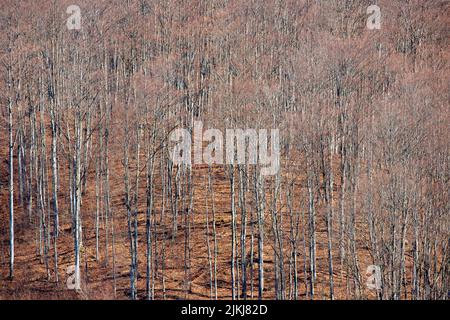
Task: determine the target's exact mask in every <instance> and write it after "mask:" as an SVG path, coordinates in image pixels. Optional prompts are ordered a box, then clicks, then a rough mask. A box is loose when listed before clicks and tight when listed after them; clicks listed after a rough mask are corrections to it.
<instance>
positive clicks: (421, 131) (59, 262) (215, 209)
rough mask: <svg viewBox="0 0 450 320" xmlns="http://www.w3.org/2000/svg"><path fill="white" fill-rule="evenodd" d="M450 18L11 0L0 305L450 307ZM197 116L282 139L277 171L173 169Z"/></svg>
mask: <svg viewBox="0 0 450 320" xmlns="http://www.w3.org/2000/svg"><path fill="white" fill-rule="evenodd" d="M70 5H77V6H79V8H80V9H81V29H80V30H77V29H74V30H70V29H69V28H68V27H67V20H68V19H69V17H70V14H68V12H67V8H68V7H69V6H70ZM370 5H378V6H379V7H380V8H381V28H380V29H373V30H371V29H369V28H368V27H367V20H368V19H369V14H368V13H367V8H368V7H369V6H370ZM449 17H450V3H449V2H448V1H444V0H426V1H425V0H404V1H400V0H378V1H375V0H373V1H372V0H354V1H351V0H327V1H325V0H324V1H318V0H259V1H257V0H99V1H87V0H71V1H65V0H22V1H16V0H0V28H1V32H0V110H1V111H0V141H1V142H2V143H1V144H0V160H1V162H0V204H1V207H0V299H186V298H188V299H293V300H294V299H299V300H300V299H383V300H385V299H395V300H397V299H407V300H410V299H448V297H449V292H450V291H449V290H450V286H449V285H450V274H449V273H450V270H449V268H450V264H449V262H450V260H449V259H450V256H449V254H450V237H449V236H450V214H449V212H450V201H449V196H450V183H449V178H450V152H449V150H450V149H449V147H450V139H449V137H450V108H449V101H450V81H449V80H450V70H449V66H450V64H449V63H450V50H449V44H450V43H449V40H450V24H449V22H450V18H449ZM194 121H202V122H203V125H204V129H205V130H206V129H208V128H216V129H219V130H221V131H222V132H225V130H226V129H227V128H242V129H245V128H254V129H268V130H270V129H279V130H280V148H281V156H280V161H281V166H280V170H279V171H278V173H277V174H276V175H273V176H263V175H261V174H260V170H261V166H260V165H259V164H257V165H251V164H237V163H234V164H224V165H222V164H213V165H208V164H192V165H191V166H182V165H176V164H174V162H173V161H172V158H171V157H172V149H173V143H172V142H171V141H170V139H169V136H170V133H171V132H173V130H175V129H177V128H188V129H189V130H192V128H193V125H194ZM374 266H375V267H374ZM377 267H378V268H379V269H377ZM377 270H378V271H379V273H380V279H379V280H377V278H376V277H375V275H376V273H377V272H375V271H377ZM73 279H75V280H77V279H78V280H79V281H75V282H76V284H78V285H79V287H76V288H75V289H73V288H71V287H70V284H71V280H73ZM371 279H375V280H374V282H371ZM374 283H375V284H376V285H375V288H373V287H371V286H370V284H372V285H373V284H374ZM368 284H369V285H368Z"/></svg>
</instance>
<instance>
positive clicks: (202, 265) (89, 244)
mask: <svg viewBox="0 0 450 320" xmlns="http://www.w3.org/2000/svg"><path fill="white" fill-rule="evenodd" d="M3 134H4V133H3V132H2V133H0V135H3ZM3 138H4V137H1V139H0V140H1V141H6V140H4V139H3ZM119 154H120V153H119ZM119 158H120V157H117V158H113V159H111V161H112V162H114V164H113V166H112V168H117V169H119V170H117V171H115V170H111V192H112V205H111V207H112V210H113V216H114V228H115V231H114V234H115V241H114V244H115V246H114V252H115V254H114V258H115V259H114V261H113V258H112V256H113V254H112V252H113V248H112V243H111V242H112V241H111V237H110V236H109V240H108V241H109V244H108V258H107V259H106V258H105V256H106V250H105V240H106V238H105V233H106V229H105V224H104V219H101V220H100V235H99V257H98V260H97V259H96V236H95V221H96V220H95V211H96V198H95V182H94V181H88V183H87V186H88V187H87V189H86V195H85V197H84V198H83V204H82V220H83V248H82V292H76V291H74V290H69V289H68V287H67V279H68V277H69V275H68V274H67V269H68V267H69V266H71V265H73V261H74V255H73V252H74V250H73V236H72V232H71V231H72V228H71V218H70V214H69V210H68V209H67V206H66V205H65V204H66V203H68V202H69V200H68V194H64V193H60V195H59V197H60V199H59V200H60V202H61V208H60V209H61V210H60V230H61V232H60V236H59V239H58V256H59V257H58V276H59V282H58V283H56V281H55V279H56V277H55V272H54V269H55V268H54V261H53V254H54V250H53V244H52V245H51V249H50V251H49V253H48V255H49V259H48V269H49V278H48V277H47V272H46V270H47V268H46V265H45V261H44V259H42V258H41V255H40V254H39V233H38V232H37V230H38V229H39V228H37V227H36V221H35V220H36V219H31V220H32V221H31V222H30V219H29V217H28V212H27V210H26V208H22V207H21V206H19V205H17V206H16V207H15V253H16V254H15V277H14V279H12V280H11V279H9V278H8V272H9V213H8V168H7V148H0V159H2V162H1V165H0V204H1V205H0V300H1V299H127V298H128V295H129V285H130V280H129V269H130V268H129V266H130V250H129V238H128V233H127V214H126V209H125V207H124V205H123V180H122V177H121V176H120V175H116V174H114V172H121V170H120V166H121V163H120V159H119ZM193 172H194V174H193V184H194V203H193V211H192V217H191V225H190V228H191V230H190V231H191V232H190V234H191V237H190V251H189V252H188V254H189V255H190V261H191V265H190V268H188V272H189V273H190V277H189V278H190V279H191V288H190V290H187V289H186V283H185V281H184V279H185V278H186V277H185V272H186V271H185V270H186V268H185V265H184V262H185V254H186V253H187V251H185V237H184V235H185V225H184V222H183V220H182V219H183V212H184V210H185V209H184V208H183V209H181V210H180V213H179V215H180V217H179V220H178V229H177V234H176V236H175V237H173V235H172V219H171V214H170V208H166V209H165V212H166V213H165V215H164V216H163V218H162V219H163V220H162V223H161V221H158V220H160V217H161V197H160V196H159V197H158V196H156V198H155V201H156V204H155V206H156V207H155V212H156V215H157V218H156V221H157V225H156V230H157V232H156V233H157V234H156V238H157V240H156V242H157V248H158V252H157V256H156V257H157V259H158V261H159V262H158V263H159V267H158V270H157V273H156V277H155V298H157V299H185V298H188V299H209V298H210V292H211V291H210V267H209V263H208V246H207V233H206V231H207V229H206V212H207V208H209V209H208V210H209V211H208V212H209V213H208V219H209V222H210V229H211V221H212V213H211V204H208V207H207V205H206V201H207V198H210V197H208V193H207V192H206V190H207V179H208V169H207V167H206V166H198V167H194V171H193ZM90 176H95V172H92V173H91V174H90ZM212 177H213V190H214V206H215V215H216V233H217V244H218V252H217V256H218V261H217V283H218V298H219V299H230V298H231V271H230V270H231V263H230V260H231V259H230V257H231V208H230V200H229V199H230V187H229V180H228V177H227V176H226V174H225V172H224V170H223V168H214V170H213V173H212ZM156 179H157V180H160V179H159V178H158V177H156ZM63 180H64V176H62V180H61V188H60V190H67V188H66V187H63V185H64V184H67V181H63ZM66 180H67V179H66ZM300 180H301V179H300ZM143 182H144V183H145V181H143ZM303 188H306V186H305V185H304V184H302V182H301V181H300V183H299V189H303ZM141 189H144V188H141ZM142 191H143V190H142ZM158 192H160V190H156V194H157V195H158ZM299 192H305V191H301V190H299ZM16 195H17V193H16ZM208 201H209V200H208ZM294 201H297V202H298V201H299V200H298V199H297V198H294ZM140 202H141V203H142V204H143V205H145V198H144V197H143V196H142V197H141V200H140ZM16 204H17V199H16ZM282 212H283V209H282ZM317 212H318V216H317V232H316V235H317V270H318V274H317V283H316V292H317V294H316V296H315V298H317V299H327V298H328V293H329V289H328V279H329V278H328V258H327V246H326V244H327V238H326V224H325V210H324V209H318V210H317ZM238 216H240V213H239V210H238ZM138 217H139V218H138V219H139V244H138V247H139V255H138V260H139V265H138V273H139V275H138V276H139V277H138V282H137V283H138V297H139V298H140V299H144V298H145V283H146V265H145V263H146V256H145V251H146V239H145V238H146V237H145V210H144V208H143V209H140V210H139V215H138ZM283 217H284V218H283V219H284V221H283V232H284V233H285V234H288V232H289V218H288V217H287V215H286V214H285V212H284V214H283ZM101 218H103V217H101ZM360 219H362V217H361V218H360ZM265 224H266V225H265V232H266V235H268V236H267V238H266V239H265V249H264V254H265V257H264V275H265V291H264V298H266V299H271V298H275V283H274V261H273V257H274V250H273V247H274V245H273V237H272V235H271V228H272V226H271V222H270V219H268V220H267V221H266V222H265ZM237 227H238V228H237V232H238V234H237V238H238V239H239V237H240V234H239V232H240V221H239V220H238V224H237ZM336 229H337V228H336ZM251 230H252V227H251V223H249V225H248V229H247V239H246V241H247V248H248V249H247V254H249V251H250V249H249V248H250V247H251V239H252V232H251ZM253 230H254V238H253V248H254V263H253V282H252V281H251V280H250V279H249V280H248V281H249V284H248V286H249V289H248V296H249V298H251V297H253V298H257V296H258V293H257V290H258V271H257V270H258V269H257V268H258V264H257V234H256V232H257V227H256V225H255V226H254V228H253ZM209 231H210V232H209V241H210V246H211V252H212V250H213V247H212V246H213V238H212V231H211V230H209ZM361 234H363V232H361ZM365 243H366V242H365V240H364V239H358V242H357V246H358V248H357V250H358V258H359V261H360V266H361V270H360V271H361V275H362V281H363V282H365V281H366V275H365V270H366V267H367V265H370V264H371V263H370V257H369V255H368V250H367V247H366V245H365ZM162 247H165V248H166V250H165V260H164V261H165V270H164V271H162V270H161V263H160V262H161V260H160V259H162V252H161V249H160V248H162ZM289 247H290V245H289V242H288V241H285V249H284V250H285V257H286V258H285V262H284V264H285V270H286V277H289V259H288V258H287V257H289ZM237 248H238V252H239V248H240V245H239V243H238V244H237ZM338 250H339V248H338V247H334V248H333V255H334V258H333V262H334V266H335V269H334V281H335V295H336V297H337V298H345V297H346V295H345V294H346V278H347V277H346V276H345V275H346V272H345V271H346V270H342V272H341V270H340V268H339V265H340V261H339V257H338ZM300 251H301V252H299V253H298V268H299V273H298V277H299V298H300V299H305V298H306V286H305V282H306V281H307V279H306V278H305V274H304V272H303V270H304V258H305V257H304V252H303V250H302V248H300ZM238 265H239V264H238ZM250 265H251V264H250ZM113 266H115V272H113ZM239 271H240V270H239ZM163 273H164V284H163ZM114 274H115V277H114ZM238 274H239V273H238ZM249 274H250V272H249ZM114 283H115V288H116V290H115V291H114ZM252 285H253V291H252V290H251V288H252ZM289 285H290V281H289V279H286V286H287V287H288V288H289ZM164 287H165V288H164ZM163 288H164V289H163ZM365 297H366V298H370V297H373V293H372V292H366V293H365Z"/></svg>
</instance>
